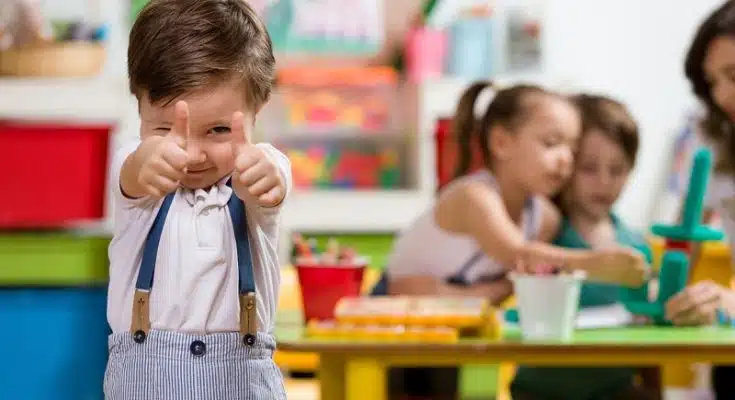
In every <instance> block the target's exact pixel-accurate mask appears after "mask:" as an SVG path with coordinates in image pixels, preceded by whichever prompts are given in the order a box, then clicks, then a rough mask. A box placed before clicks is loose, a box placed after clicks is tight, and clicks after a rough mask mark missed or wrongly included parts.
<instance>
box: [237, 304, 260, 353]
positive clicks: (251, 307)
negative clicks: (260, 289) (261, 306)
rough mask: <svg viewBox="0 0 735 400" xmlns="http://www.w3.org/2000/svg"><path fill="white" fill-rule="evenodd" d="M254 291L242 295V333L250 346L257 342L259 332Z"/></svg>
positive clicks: (245, 341)
mask: <svg viewBox="0 0 735 400" xmlns="http://www.w3.org/2000/svg"><path fill="white" fill-rule="evenodd" d="M256 304H257V303H256V298H255V293H254V292H248V293H245V294H242V295H240V334H241V335H242V336H243V342H244V343H245V344H247V345H248V346H252V345H253V344H255V335H256V334H257V333H258V316H257V313H256V312H257V307H256Z"/></svg>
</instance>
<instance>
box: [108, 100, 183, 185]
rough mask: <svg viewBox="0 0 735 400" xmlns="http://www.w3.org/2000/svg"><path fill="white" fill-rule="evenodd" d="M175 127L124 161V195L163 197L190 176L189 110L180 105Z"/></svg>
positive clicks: (146, 141)
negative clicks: (187, 149)
mask: <svg viewBox="0 0 735 400" xmlns="http://www.w3.org/2000/svg"><path fill="white" fill-rule="evenodd" d="M175 113H176V116H175V120H174V126H173V127H172V128H171V130H170V131H169V132H168V134H167V135H165V136H149V137H147V138H144V139H143V140H142V141H141V143H140V145H139V146H138V148H137V149H135V151H134V152H133V153H131V154H130V155H129V156H128V157H127V158H126V159H125V161H124V162H123V164H122V167H121V169H120V189H121V190H122V193H123V195H124V196H126V197H128V198H131V199H138V198H142V197H145V196H153V197H163V196H166V195H167V194H169V193H171V192H173V191H174V190H176V188H178V186H179V181H180V180H181V179H182V178H183V177H184V175H185V174H186V164H187V161H188V154H187V152H186V139H187V137H188V136H189V108H188V106H187V105H186V103H185V102H183V101H180V102H178V103H177V104H176V109H175Z"/></svg>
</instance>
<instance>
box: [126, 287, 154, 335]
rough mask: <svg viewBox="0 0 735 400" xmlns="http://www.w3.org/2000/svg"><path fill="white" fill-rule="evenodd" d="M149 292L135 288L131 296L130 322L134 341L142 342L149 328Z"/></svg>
mask: <svg viewBox="0 0 735 400" xmlns="http://www.w3.org/2000/svg"><path fill="white" fill-rule="evenodd" d="M149 298H150V292H148V291H144V290H140V289H136V290H135V295H134V296H133V321H132V323H131V324H130V325H131V326H130V327H131V329H130V330H131V331H132V332H133V340H134V341H135V343H143V342H144V341H145V339H146V337H147V336H148V331H150V329H151V318H150V305H149V304H148V300H149Z"/></svg>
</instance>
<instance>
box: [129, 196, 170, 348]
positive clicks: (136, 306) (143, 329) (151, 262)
mask: <svg viewBox="0 0 735 400" xmlns="http://www.w3.org/2000/svg"><path fill="white" fill-rule="evenodd" d="M175 195H176V193H171V194H169V195H168V196H166V197H164V198H163V203H161V208H160V209H159V210H158V214H157V215H156V218H155V219H154V220H153V226H151V230H150V231H148V236H146V239H145V245H144V246H143V259H142V260H141V262H140V270H138V279H137V281H136V283H135V294H134V295H133V316H132V319H133V320H132V322H131V324H130V331H131V332H133V340H134V341H135V342H136V343H143V342H144V341H145V339H146V337H147V336H148V331H150V329H151V317H150V305H149V300H150V292H151V287H152V286H153V272H154V270H155V268H156V256H157V255H158V244H159V243H160V242H161V234H162V233H163V227H164V225H165V224H166V216H167V215H168V211H169V209H170V208H171V203H172V202H173V200H174V196H175Z"/></svg>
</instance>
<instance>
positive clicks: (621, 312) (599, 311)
mask: <svg viewBox="0 0 735 400" xmlns="http://www.w3.org/2000/svg"><path fill="white" fill-rule="evenodd" d="M503 313H504V312H502V311H501V312H499V314H498V316H499V318H501V320H502V319H503ZM634 322H635V318H634V315H633V314H631V313H630V312H628V310H626V309H625V306H624V305H622V304H619V303H618V304H613V305H609V306H597V307H585V308H584V309H582V310H580V311H579V312H577V321H576V328H577V329H600V328H616V327H621V326H628V325H632V324H633V323H634ZM505 324H508V325H517V324H516V323H515V322H507V321H506V322H505Z"/></svg>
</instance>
